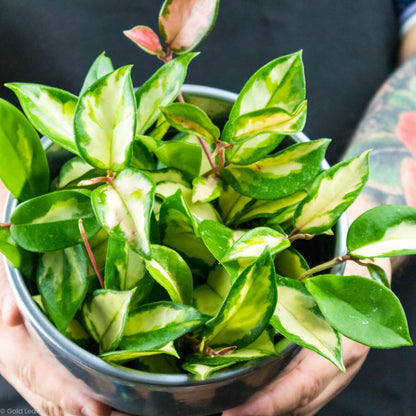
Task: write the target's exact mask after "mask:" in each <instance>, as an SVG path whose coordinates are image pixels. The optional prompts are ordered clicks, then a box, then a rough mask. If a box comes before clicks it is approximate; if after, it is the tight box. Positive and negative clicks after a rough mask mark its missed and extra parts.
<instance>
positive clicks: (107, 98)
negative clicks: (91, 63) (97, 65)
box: [74, 66, 136, 171]
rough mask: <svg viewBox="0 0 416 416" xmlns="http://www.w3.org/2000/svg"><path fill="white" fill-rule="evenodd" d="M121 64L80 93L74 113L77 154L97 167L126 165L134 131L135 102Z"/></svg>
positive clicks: (126, 73) (125, 69)
mask: <svg viewBox="0 0 416 416" xmlns="http://www.w3.org/2000/svg"><path fill="white" fill-rule="evenodd" d="M130 71H131V66H123V67H121V68H119V69H117V70H115V71H114V72H111V73H110V74H108V75H105V76H104V77H102V78H100V79H99V80H98V81H97V82H95V83H94V84H93V85H92V86H91V87H89V88H88V89H87V90H86V91H85V93H84V94H83V95H82V96H81V98H80V100H79V103H78V105H77V108H76V111H75V115H74V133H75V142H76V145H77V148H78V150H79V152H80V155H81V156H82V158H83V159H84V160H86V161H87V162H88V163H89V164H90V165H92V166H95V167H96V168H99V169H109V170H112V171H119V170H121V169H123V168H124V167H126V166H128V164H129V162H130V159H131V153H132V143H133V139H134V136H135V131H136V104H135V99H134V91H133V85H132V81H131V78H130Z"/></svg>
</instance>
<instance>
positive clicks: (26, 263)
mask: <svg viewBox="0 0 416 416" xmlns="http://www.w3.org/2000/svg"><path fill="white" fill-rule="evenodd" d="M0 253H2V254H4V255H5V256H6V258H7V260H9V261H10V263H12V264H13V266H14V267H16V268H17V269H19V270H20V271H21V272H22V273H23V274H24V275H25V276H26V277H31V276H32V272H33V265H34V262H35V259H34V257H33V254H32V253H30V252H29V251H26V250H24V249H23V248H22V247H20V246H19V245H17V244H16V241H15V240H14V239H13V237H12V235H11V233H10V227H0Z"/></svg>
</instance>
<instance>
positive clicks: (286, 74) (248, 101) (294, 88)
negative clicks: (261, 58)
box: [229, 51, 305, 120]
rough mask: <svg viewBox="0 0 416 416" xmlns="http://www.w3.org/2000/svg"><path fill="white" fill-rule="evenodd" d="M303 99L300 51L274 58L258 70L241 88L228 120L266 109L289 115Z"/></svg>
mask: <svg viewBox="0 0 416 416" xmlns="http://www.w3.org/2000/svg"><path fill="white" fill-rule="evenodd" d="M304 99H305V75H304V72H303V63H302V52H301V51H299V52H295V53H293V54H290V55H286V56H282V57H280V58H277V59H275V60H273V61H271V62H269V63H268V64H266V65H265V66H263V67H262V68H260V69H259V70H258V71H257V72H256V73H255V74H253V75H252V76H251V78H250V79H249V80H248V81H247V83H246V84H245V85H244V88H243V89H242V90H241V92H240V94H239V95H238V97H237V100H236V101H235V103H234V106H233V108H232V110H231V113H230V117H229V118H230V120H233V119H235V118H237V117H238V116H240V115H242V114H246V113H250V112H252V111H255V110H260V109H262V108H268V107H280V108H282V109H284V110H286V111H288V112H289V113H291V112H293V111H294V110H295V108H296V107H298V106H299V104H300V103H301V102H303V100H304Z"/></svg>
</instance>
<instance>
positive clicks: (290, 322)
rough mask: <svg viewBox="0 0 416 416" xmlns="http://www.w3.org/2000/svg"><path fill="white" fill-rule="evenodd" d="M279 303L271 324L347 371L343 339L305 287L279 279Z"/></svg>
mask: <svg viewBox="0 0 416 416" xmlns="http://www.w3.org/2000/svg"><path fill="white" fill-rule="evenodd" d="M277 292H278V300H277V306H276V309H275V311H274V314H273V317H272V319H271V320H270V323H271V324H272V325H273V326H274V327H275V328H276V329H277V330H278V331H279V332H280V333H281V334H282V335H284V336H285V337H286V338H288V339H290V340H291V341H293V342H295V343H296V344H298V345H300V346H302V347H305V348H308V349H310V350H312V351H315V352H317V353H318V354H320V355H322V356H323V357H325V358H327V359H328V360H329V361H331V362H332V363H333V364H335V365H336V366H337V367H338V368H339V369H340V370H341V371H345V367H344V363H343V361H342V346H341V339H340V337H339V334H338V333H337V331H335V330H334V329H333V328H332V326H331V325H330V324H329V323H328V322H327V321H326V320H325V318H324V317H323V316H322V314H321V313H320V311H319V308H318V307H317V305H316V302H315V300H314V298H313V297H312V295H311V294H310V293H309V292H308V291H307V290H306V289H305V286H304V284H303V283H301V282H298V281H296V280H293V279H287V278H284V277H279V278H278V279H277Z"/></svg>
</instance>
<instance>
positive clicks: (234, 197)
mask: <svg viewBox="0 0 416 416" xmlns="http://www.w3.org/2000/svg"><path fill="white" fill-rule="evenodd" d="M254 202H255V200H254V199H252V198H250V197H247V196H243V195H241V194H239V193H238V192H237V191H235V190H234V188H232V187H231V186H230V185H228V184H227V183H224V189H223V191H222V192H221V195H220V197H219V198H218V206H219V210H220V213H221V218H222V220H223V221H224V224H226V225H230V224H233V223H234V222H235V220H236V219H237V218H239V216H240V215H242V213H243V212H244V211H245V210H246V209H248V208H249V207H250V205H252V204H254Z"/></svg>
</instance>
